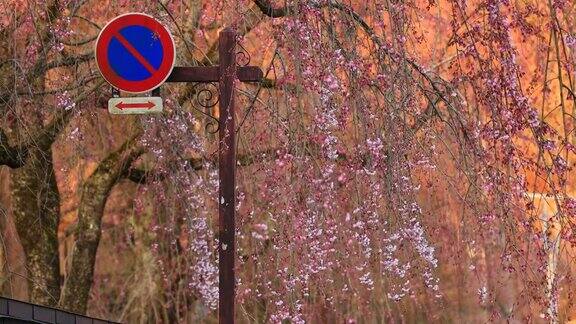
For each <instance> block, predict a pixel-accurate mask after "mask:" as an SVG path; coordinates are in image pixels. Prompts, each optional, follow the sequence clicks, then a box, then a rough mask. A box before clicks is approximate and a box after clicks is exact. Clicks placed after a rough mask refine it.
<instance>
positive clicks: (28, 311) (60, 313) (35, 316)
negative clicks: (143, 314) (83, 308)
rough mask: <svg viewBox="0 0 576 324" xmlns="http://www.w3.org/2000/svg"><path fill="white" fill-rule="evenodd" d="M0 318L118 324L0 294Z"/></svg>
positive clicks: (77, 323)
mask: <svg viewBox="0 0 576 324" xmlns="http://www.w3.org/2000/svg"><path fill="white" fill-rule="evenodd" d="M0 318H12V319H19V320H24V321H30V322H32V323H54V324H60V323H61V324H84V323H86V324H108V323H110V324H113V323H114V324H118V323H119V322H111V321H107V320H103V319H99V318H92V317H88V316H84V315H80V314H75V313H71V312H68V311H65V310H61V309H58V308H53V307H47V306H42V305H36V304H32V303H29V302H24V301H20V300H16V299H12V298H7V297H2V296H0Z"/></svg>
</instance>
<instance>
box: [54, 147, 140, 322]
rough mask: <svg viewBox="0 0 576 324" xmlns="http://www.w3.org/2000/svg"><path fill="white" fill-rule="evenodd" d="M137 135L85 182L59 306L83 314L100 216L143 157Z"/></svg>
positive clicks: (87, 296)
mask: <svg viewBox="0 0 576 324" xmlns="http://www.w3.org/2000/svg"><path fill="white" fill-rule="evenodd" d="M135 139H136V136H135V137H133V138H132V139H130V140H129V141H127V142H126V143H124V145H122V147H120V148H119V149H118V150H117V151H115V152H112V153H111V154H110V155H108V156H107V157H106V158H105V159H104V160H103V161H102V162H101V163H100V164H99V166H98V167H97V168H96V170H95V171H94V173H92V175H91V176H90V177H89V178H88V179H87V181H86V182H85V183H84V186H83V189H82V197H81V199H80V206H79V208H78V227H77V233H76V243H75V245H74V249H73V252H72V262H71V266H70V269H69V271H68V274H67V278H66V281H65V283H64V287H63V291H62V298H61V301H60V306H61V307H63V308H65V309H67V310H70V311H74V312H78V313H82V314H83V313H85V312H86V307H87V304H88V299H89V294H90V289H91V287H92V283H93V279H94V265H95V262H96V252H97V249H98V244H99V243H100V235H101V225H102V215H103V214H104V207H105V205H106V200H107V198H108V196H109V194H110V191H111V190H112V188H113V186H114V185H115V184H116V183H117V182H118V180H120V179H121V178H122V177H123V176H124V175H126V174H127V170H128V169H129V168H130V165H131V164H132V162H133V161H134V160H135V159H136V158H138V156H140V155H141V154H142V151H141V149H139V148H137V147H135V145H134V142H135Z"/></svg>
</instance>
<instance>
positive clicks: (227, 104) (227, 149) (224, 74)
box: [218, 28, 236, 324]
mask: <svg viewBox="0 0 576 324" xmlns="http://www.w3.org/2000/svg"><path fill="white" fill-rule="evenodd" d="M235 45H236V32H235V31H234V30H233V29H231V28H226V29H224V30H223V31H221V32H220V41H219V45H218V52H219V55H220V82H219V86H220V133H219V135H220V136H219V139H220V142H219V154H218V157H219V159H218V163H219V171H220V183H219V185H220V188H219V192H220V197H219V202H218V205H219V208H218V212H219V219H218V226H219V229H218V237H219V240H220V244H219V246H218V253H219V255H220V258H219V271H220V273H219V278H220V281H219V291H218V294H219V296H218V297H219V311H218V315H219V320H220V324H231V323H234V296H235V289H236V282H235V276H234V265H235V262H234V261H235V252H236V246H235V243H236V242H235V234H236V233H235V230H236V226H235V219H234V218H235V213H236V129H235V128H236V126H235V116H234V80H235V78H236V50H235Z"/></svg>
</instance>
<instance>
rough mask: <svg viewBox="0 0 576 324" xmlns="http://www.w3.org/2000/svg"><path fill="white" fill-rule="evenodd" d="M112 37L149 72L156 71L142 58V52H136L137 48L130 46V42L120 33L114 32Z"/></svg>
mask: <svg viewBox="0 0 576 324" xmlns="http://www.w3.org/2000/svg"><path fill="white" fill-rule="evenodd" d="M114 37H115V38H116V39H117V40H118V41H119V42H120V44H122V46H124V48H126V49H127V50H128V52H130V54H132V56H134V58H136V60H138V62H139V63H140V64H142V65H143V66H144V68H146V70H148V72H150V74H154V73H156V69H155V68H154V67H153V66H152V65H151V64H150V63H148V61H147V60H146V58H144V56H142V54H140V52H138V50H137V49H135V48H134V46H132V44H130V42H129V41H128V40H127V39H126V38H124V36H122V34H120V33H115V34H114Z"/></svg>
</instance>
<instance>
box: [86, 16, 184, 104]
mask: <svg viewBox="0 0 576 324" xmlns="http://www.w3.org/2000/svg"><path fill="white" fill-rule="evenodd" d="M175 59H176V48H175V46H174V39H173V38H172V34H171V33H170V31H169V30H168V29H167V28H166V27H164V25H162V24H161V23H160V22H158V21H157V20H156V19H154V18H153V17H151V16H148V15H146V14H142V13H128V14H124V15H121V16H118V17H116V18H114V19H113V20H112V21H110V22H109V23H108V24H107V25H106V26H105V27H104V28H102V31H100V35H98V40H97V41H96V64H97V65H98V69H99V70H100V72H101V73H102V76H103V77H104V79H106V81H108V83H110V84H111V85H112V86H114V87H116V88H118V89H119V90H122V91H125V92H131V93H142V92H147V91H150V90H153V89H155V88H157V87H158V86H160V85H161V84H162V83H164V81H166V79H167V78H168V76H169V75H170V73H171V72H172V69H173V68H174V62H175Z"/></svg>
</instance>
